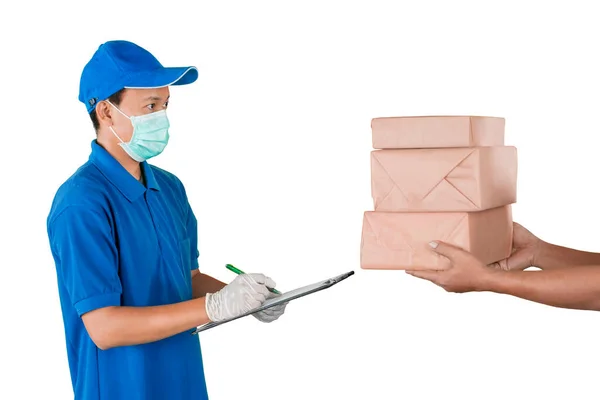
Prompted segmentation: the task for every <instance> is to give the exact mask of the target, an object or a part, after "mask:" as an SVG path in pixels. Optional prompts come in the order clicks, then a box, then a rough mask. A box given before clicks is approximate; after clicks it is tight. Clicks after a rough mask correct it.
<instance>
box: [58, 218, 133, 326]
mask: <svg viewBox="0 0 600 400" xmlns="http://www.w3.org/2000/svg"><path fill="white" fill-rule="evenodd" d="M49 228H50V229H49V235H50V244H51V247H52V251H53V252H54V254H55V257H56V259H57V260H56V268H57V276H58V279H59V280H60V281H61V282H62V284H63V285H64V287H65V288H66V290H67V292H68V293H69V297H70V299H71V304H72V305H73V307H74V308H75V309H76V311H77V314H78V315H79V316H81V315H83V314H85V313H87V312H89V311H92V310H95V309H98V308H103V307H108V306H119V305H120V304H121V293H122V287H121V280H120V278H119V274H118V252H117V247H116V244H115V240H114V238H113V235H112V229H111V224H110V221H109V219H108V217H107V216H106V215H102V214H101V213H99V212H96V211H92V210H90V209H88V208H85V207H84V206H69V207H68V208H66V209H65V210H64V211H63V212H62V213H61V214H60V215H58V216H57V217H56V218H55V219H54V221H53V222H52V223H51V225H50V227H49Z"/></svg>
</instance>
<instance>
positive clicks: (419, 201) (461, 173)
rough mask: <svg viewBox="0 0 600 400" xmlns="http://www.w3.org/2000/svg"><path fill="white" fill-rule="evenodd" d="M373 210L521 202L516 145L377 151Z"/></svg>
mask: <svg viewBox="0 0 600 400" xmlns="http://www.w3.org/2000/svg"><path fill="white" fill-rule="evenodd" d="M371 195H372V198H373V203H374V210H375V211H398V212H415V211H419V212H422V211H444V212H447V211H483V210H488V209H490V208H496V207H500V206H504V205H508V204H513V203H516V201H517V149H516V148H515V147H512V146H502V147H477V148H454V149H450V148H448V149H402V150H374V151H372V152H371Z"/></svg>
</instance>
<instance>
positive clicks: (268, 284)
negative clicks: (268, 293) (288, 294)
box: [264, 276, 277, 289]
mask: <svg viewBox="0 0 600 400" xmlns="http://www.w3.org/2000/svg"><path fill="white" fill-rule="evenodd" d="M264 285H265V286H266V287H269V288H271V289H274V288H275V286H277V284H276V283H275V281H274V280H273V279H271V278H269V277H268V276H266V277H265V283H264Z"/></svg>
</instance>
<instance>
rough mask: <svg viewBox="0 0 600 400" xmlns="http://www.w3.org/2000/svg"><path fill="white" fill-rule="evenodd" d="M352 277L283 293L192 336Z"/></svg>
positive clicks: (198, 329) (200, 329) (326, 281)
mask: <svg viewBox="0 0 600 400" xmlns="http://www.w3.org/2000/svg"><path fill="white" fill-rule="evenodd" d="M352 275H354V271H350V272H346V273H344V274H341V275H338V276H334V277H333V278H330V279H326V280H324V281H321V282H317V283H313V284H312V285H307V286H303V287H300V288H298V289H294V290H290V291H289V292H285V293H283V294H282V295H281V296H278V297H275V298H272V299H269V300H267V301H265V302H264V303H263V304H262V305H261V306H260V307H257V308H255V309H252V310H250V311H248V312H246V313H244V314H242V315H238V316H237V317H234V318H229V319H226V320H224V321H219V322H209V323H207V324H204V325H201V326H199V327H198V328H196V329H195V330H194V331H192V334H197V333H198V332H202V331H205V330H207V329H210V328H214V327H215V326H219V325H223V324H225V323H227V322H230V321H234V320H236V319H238V318H242V317H245V316H247V315H251V314H254V313H256V312H259V311H262V310H266V309H267V308H270V307H273V306H276V305H278V304H282V303H287V302H289V301H292V300H295V299H297V298H300V297H303V296H306V295H309V294H312V293H315V292H318V291H321V290H323V289H327V288H330V287H332V286H333V285H335V284H336V283H338V282H341V281H343V280H344V279H346V278H348V277H349V276H352Z"/></svg>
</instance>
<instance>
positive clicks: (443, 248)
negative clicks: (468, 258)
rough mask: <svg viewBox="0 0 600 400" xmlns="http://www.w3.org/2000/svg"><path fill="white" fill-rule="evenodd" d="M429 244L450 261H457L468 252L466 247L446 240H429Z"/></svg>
mask: <svg viewBox="0 0 600 400" xmlns="http://www.w3.org/2000/svg"><path fill="white" fill-rule="evenodd" d="M429 246H430V247H431V248H432V249H433V251H434V252H436V253H438V254H441V255H443V256H444V257H446V258H448V259H449V260H450V261H455V260H456V259H457V258H458V257H461V256H464V255H465V254H468V253H467V252H466V251H465V250H464V249H461V248H460V247H458V246H454V245H452V244H450V243H446V242H441V241H439V240H434V241H432V242H429Z"/></svg>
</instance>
